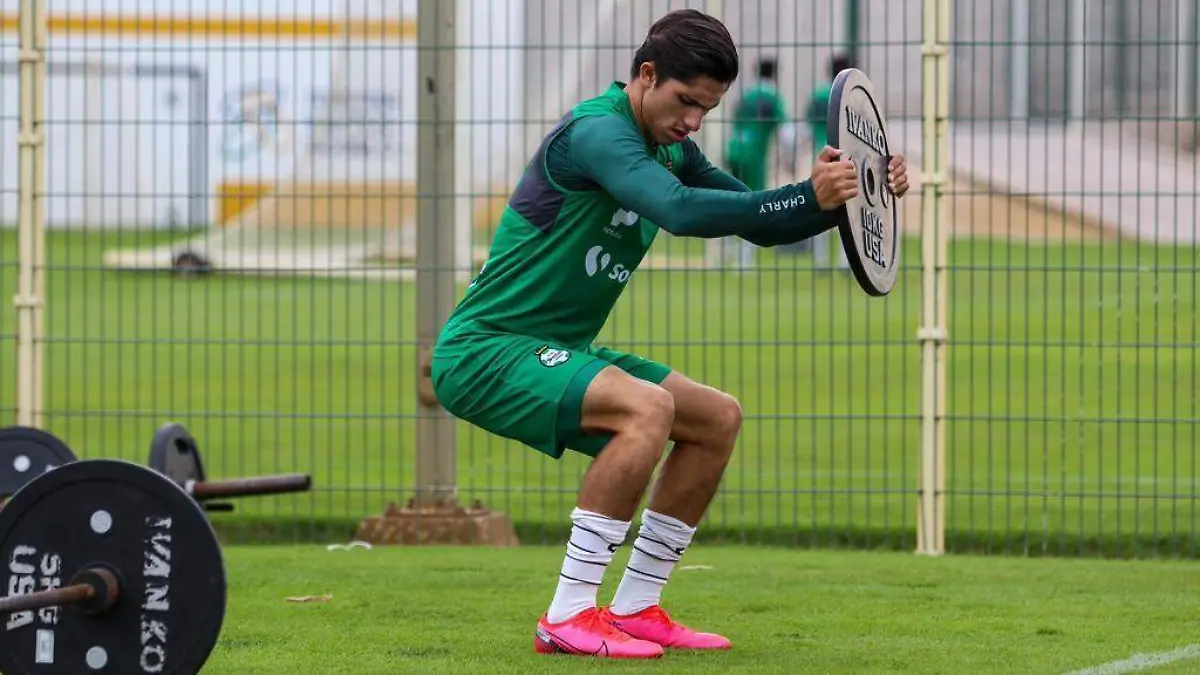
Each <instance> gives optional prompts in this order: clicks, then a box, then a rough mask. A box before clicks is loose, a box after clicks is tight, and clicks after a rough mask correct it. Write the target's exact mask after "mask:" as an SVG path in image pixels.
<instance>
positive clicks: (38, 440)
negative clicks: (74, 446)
mask: <svg viewBox="0 0 1200 675" xmlns="http://www.w3.org/2000/svg"><path fill="white" fill-rule="evenodd" d="M77 459H78V458H77V457H76V456H75V453H73V452H71V448H69V447H67V444H66V443H64V442H63V441H62V440H61V439H59V438H58V437H57V436H55V435H54V434H51V433H49V432H47V431H43V430H41V429H35V428H33V427H21V426H17V427H7V428H5V429H0V499H7V498H9V497H11V496H13V495H14V494H16V493H17V491H18V490H20V489H21V488H23V487H25V484H26V483H28V482H29V481H31V480H33V479H34V478H37V477H38V476H40V475H42V474H43V473H45V472H47V471H49V470H50V469H53V468H55V467H59V466H62V465H64V464H70V463H71V462H74V461H76V460H77Z"/></svg>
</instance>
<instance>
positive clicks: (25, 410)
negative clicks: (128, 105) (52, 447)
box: [13, 0, 46, 427]
mask: <svg viewBox="0 0 1200 675" xmlns="http://www.w3.org/2000/svg"><path fill="white" fill-rule="evenodd" d="M18 23H19V31H20V44H19V47H18V57H17V58H18V63H19V64H20V66H19V67H20V87H21V94H20V112H19V114H20V120H19V122H18V125H19V127H20V131H19V133H18V135H17V153H18V159H17V161H18V166H19V169H18V173H19V177H18V181H19V185H18V201H19V207H18V217H17V237H18V251H19V256H20V259H19V261H18V274H17V293H16V295H15V296H14V297H13V306H14V307H15V309H16V313H17V317H16V318H17V320H16V331H17V420H16V423H17V424H21V425H25V426H36V427H40V426H42V417H43V398H42V390H43V382H42V378H43V365H42V364H43V359H42V349H43V342H42V331H43V324H44V319H43V316H42V308H43V306H44V303H45V287H46V284H45V268H46V265H45V258H46V246H45V213H44V211H45V207H44V204H43V201H42V200H43V199H44V195H45V175H44V170H45V169H44V167H45V153H46V134H45V124H44V122H45V109H44V107H45V92H46V51H45V48H46V7H45V0H23V2H22V3H21V5H20V9H19V10H18Z"/></svg>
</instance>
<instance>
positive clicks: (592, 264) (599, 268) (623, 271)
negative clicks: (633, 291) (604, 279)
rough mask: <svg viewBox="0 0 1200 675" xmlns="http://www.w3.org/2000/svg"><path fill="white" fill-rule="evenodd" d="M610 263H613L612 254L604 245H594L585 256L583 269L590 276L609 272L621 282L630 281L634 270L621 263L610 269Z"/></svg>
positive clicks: (614, 279)
mask: <svg viewBox="0 0 1200 675" xmlns="http://www.w3.org/2000/svg"><path fill="white" fill-rule="evenodd" d="M610 263H612V255H611V254H609V253H608V252H607V251H605V250H604V247H603V246H593V247H591V248H589V249H588V250H587V253H586V254H584V256H583V271H584V272H587V275H588V276H589V277H594V276H596V275H597V274H601V273H603V272H608V278H609V279H612V280H613V281H615V282H617V283H620V284H623V283H625V282H626V281H629V275H630V274H633V271H632V270H630V269H629V268H628V267H625V266H624V265H622V264H621V263H617V264H616V265H613V266H612V269H611V270H610V269H609V268H608V266H609V264H610Z"/></svg>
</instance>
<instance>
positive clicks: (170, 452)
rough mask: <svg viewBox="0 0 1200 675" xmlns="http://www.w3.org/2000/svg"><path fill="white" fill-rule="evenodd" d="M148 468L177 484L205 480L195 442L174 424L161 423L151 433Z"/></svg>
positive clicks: (185, 429) (183, 428) (180, 427)
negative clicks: (152, 436)
mask: <svg viewBox="0 0 1200 675" xmlns="http://www.w3.org/2000/svg"><path fill="white" fill-rule="evenodd" d="M150 468H151V469H154V470H155V471H157V472H159V473H161V474H163V475H164V476H166V477H168V478H170V479H171V480H173V481H175V484H176V485H187V483H188V481H196V482H197V483H199V482H202V481H204V462H203V460H201V459H200V448H199V447H197V445H196V439H195V438H194V437H193V436H192V435H191V433H189V432H188V430H187V428H186V427H184V426H183V425H182V424H179V423H177V422H170V423H167V424H164V425H162V426H161V427H159V428H158V431H156V432H154V440H153V441H151V443H150Z"/></svg>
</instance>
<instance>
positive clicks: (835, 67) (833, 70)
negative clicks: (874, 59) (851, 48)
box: [829, 54, 854, 77]
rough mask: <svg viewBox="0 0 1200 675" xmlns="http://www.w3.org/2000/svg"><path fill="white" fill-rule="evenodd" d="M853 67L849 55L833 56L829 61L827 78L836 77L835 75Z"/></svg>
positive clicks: (852, 61)
mask: <svg viewBox="0 0 1200 675" xmlns="http://www.w3.org/2000/svg"><path fill="white" fill-rule="evenodd" d="M853 67H854V60H853V59H851V58H850V55H849V54H834V56H833V59H831V60H830V61H829V76H830V77H837V74H838V73H840V72H842V71H843V70H845V69H847V68H853Z"/></svg>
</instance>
